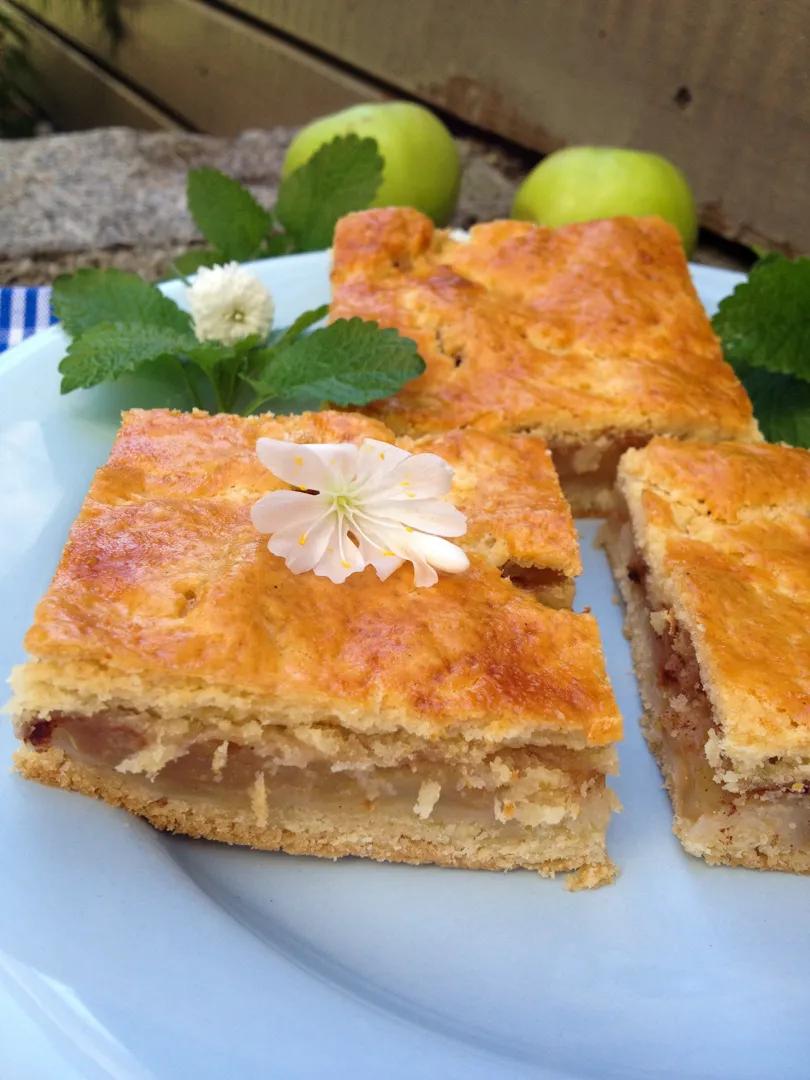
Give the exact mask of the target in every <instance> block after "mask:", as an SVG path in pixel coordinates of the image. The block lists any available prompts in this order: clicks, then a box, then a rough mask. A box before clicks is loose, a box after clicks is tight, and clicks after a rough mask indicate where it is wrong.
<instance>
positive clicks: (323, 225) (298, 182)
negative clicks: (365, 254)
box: [275, 135, 385, 251]
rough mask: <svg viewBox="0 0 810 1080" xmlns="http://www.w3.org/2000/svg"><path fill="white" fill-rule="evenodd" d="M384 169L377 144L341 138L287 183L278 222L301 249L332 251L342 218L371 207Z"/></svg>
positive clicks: (280, 199)
mask: <svg viewBox="0 0 810 1080" xmlns="http://www.w3.org/2000/svg"><path fill="white" fill-rule="evenodd" d="M384 165H385V162H384V161H383V159H382V157H381V156H380V153H379V151H378V148H377V142H376V140H375V139H361V138H359V137H358V136H357V135H339V136H338V137H337V138H336V139H333V140H332V141H331V142H329V143H326V144H325V145H324V146H322V147H321V148H320V149H319V150H318V151H317V152H316V153H315V154H313V156H312V157H311V158H310V159H309V161H307V162H306V164H304V165H302V166H301V168H300V169H296V170H295V172H294V173H291V174H290V175H289V176H288V177H287V178H286V179H285V180H283V181H282V183H281V187H280V188H279V192H278V201H277V203H276V210H275V212H276V217H278V219H279V221H280V222H281V224H282V225H283V226H284V228H285V229H286V230H287V232H288V233H289V234H290V236H292V238H293V240H294V241H295V244H296V247H297V248H298V250H299V251H317V250H318V249H319V248H326V247H329V245H330V244H331V243H332V234H333V233H334V231H335V224H336V223H337V220H338V218H341V217H343V215H344V214H348V213H349V212H350V211H352V210H365V209H366V208H367V207H368V206H370V205H371V202H372V200H373V198H374V196H375V195H376V194H377V189H378V188H379V186H380V183H381V182H382V175H383V167H384Z"/></svg>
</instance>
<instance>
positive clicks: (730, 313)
mask: <svg viewBox="0 0 810 1080" xmlns="http://www.w3.org/2000/svg"><path fill="white" fill-rule="evenodd" d="M712 325H713V326H714V329H715V331H716V333H717V334H718V335H719V337H720V340H721V341H722V343H723V350H724V352H725V354H726V359H727V360H728V361H729V362H730V363H732V364H734V365H746V366H748V367H756V368H765V369H766V370H768V371H772V372H776V373H780V374H783V375H797V376H798V377H799V378H805V379H810V259H795V260H790V259H786V258H785V257H784V256H782V255H768V256H767V257H766V258H764V259H762V260H761V261H760V262H758V263H756V264H755V265H754V267H753V268H752V270H751V273H750V274H749V276H748V280H747V281H745V282H743V283H742V284H740V285H738V286H737V288H736V289H735V290H734V292H733V293H732V294H731V296H727V297H726V298H725V300H721V301H720V306H719V308H718V310H717V314H716V315H715V316H714V319H713V320H712Z"/></svg>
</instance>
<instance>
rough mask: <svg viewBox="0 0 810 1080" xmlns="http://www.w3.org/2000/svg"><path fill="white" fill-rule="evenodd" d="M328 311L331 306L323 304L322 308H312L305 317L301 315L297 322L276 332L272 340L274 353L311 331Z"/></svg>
mask: <svg viewBox="0 0 810 1080" xmlns="http://www.w3.org/2000/svg"><path fill="white" fill-rule="evenodd" d="M328 311H329V305H328V304H322V305H321V306H320V307H317V308H312V310H311V311H305V312H304V313H303V315H299V316H298V318H297V319H296V320H295V322H294V323H291V324H290V325H289V326H288V327H286V328H285V329H282V330H278V331H276V332H275V333H274V334H272V335H271V338H270V344H271V345H272V351H273V352H275V351H276V350H278V349H283V348H285V347H286V346H287V345H291V344H292V343H293V342H294V341H295V339H296V338H298V337H300V336H301V334H303V332H304V331H305V330H309V328H310V326H314V325H315V323H316V322H320V321H321V319H322V318H323V317H324V316H325V315H326V313H327V312H328ZM268 351H271V350H268Z"/></svg>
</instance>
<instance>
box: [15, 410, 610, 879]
mask: <svg viewBox="0 0 810 1080" xmlns="http://www.w3.org/2000/svg"><path fill="white" fill-rule="evenodd" d="M260 436H269V437H273V438H279V439H288V440H291V441H294V442H339V441H355V442H359V441H361V440H362V439H363V438H364V437H372V438H376V439H382V440H384V441H393V435H392V433H391V432H390V431H388V430H387V429H386V428H385V427H383V425H382V424H380V423H379V422H377V421H375V420H372V419H369V418H367V417H362V416H358V415H354V414H350V413H336V412H333V413H330V412H323V413H315V414H304V415H302V416H296V417H273V416H262V417H253V418H249V419H241V418H239V417H235V416H227V415H223V416H216V417H209V416H208V415H206V414H204V413H194V414H181V413H174V412H171V411H168V410H156V411H152V412H143V411H137V410H136V411H132V412H129V413H127V414H125V416H124V420H123V425H122V428H121V431H120V433H119V435H118V438H117V440H116V443H115V445H114V447H113V450H112V453H111V456H110V459H109V462H108V464H107V465H106V466H104V467H103V468H101V469H100V470H99V472H98V473H97V474H96V477H95V480H94V482H93V484H92V487H91V489H90V492H89V494H88V496H87V499H86V501H85V503H84V506H83V508H82V510H81V513H80V514H79V517H78V519H77V520H76V522H75V523H74V525H73V528H72V530H71V533H70V537H69V540H68V543H67V545H66V548H65V551H64V553H63V556H62V559H61V562H60V565H59V568H58V570H57V572H56V576H55V578H54V581H53V583H52V584H51V586H50V588H49V590H48V592H47V594H46V596H45V597H44V599H43V600H42V601H41V603H40V605H39V606H38V608H37V612H36V616H35V621H34V625H33V626H32V628H31V630H30V631H29V633H28V635H27V638H26V646H27V649H28V651H29V653H30V654H31V659H30V660H29V661H28V662H27V663H26V664H24V665H22V666H21V667H20V668H18V669H17V670H16V672H15V674H14V676H13V686H14V689H15V694H16V696H15V700H14V702H13V706H12V710H13V713H14V716H15V724H16V730H17V733H18V735H19V737H20V738H21V739H22V740H23V743H24V745H23V748H22V749H21V751H20V752H19V753H18V755H17V764H18V768H19V769H20V771H21V772H22V773H23V774H24V775H25V776H28V777H31V778H35V779H39V780H43V781H45V782H46V783H50V784H54V785H60V786H63V787H67V788H72V789H74V790H78V791H82V792H85V793H88V794H92V795H96V796H98V797H100V798H102V799H105V800H106V801H108V802H110V803H113V804H115V805H120V806H124V807H126V808H127V809H128V810H131V811H133V812H135V813H137V814H140V815H142V816H143V817H145V818H146V819H147V820H149V821H150V822H152V823H153V824H154V825H156V826H157V827H159V828H164V829H170V830H173V831H176V832H181V833H186V834H188V835H190V836H199V837H206V838H209V839H212V840H224V841H227V842H229V843H238V844H247V845H251V846H253V847H256V848H264V849H270V850H283V851H289V852H295V853H305V854H313V855H322V856H328V857H336V856H341V855H361V856H367V857H371V858H376V859H390V860H396V861H404V862H414V863H420V862H436V863H440V864H444V865H450V866H465V867H480V868H491V869H510V868H513V867H529V868H532V869H534V870H537V871H539V872H540V873H543V874H553V873H554V872H556V871H558V870H578V871H580V874H579V879H578V880H579V881H580V883H585V884H590V883H598V882H599V881H600V880H604V879H606V878H607V877H609V875H610V864H609V861H608V859H607V856H606V851H605V830H606V826H607V823H608V819H609V817H610V812H611V809H612V808H613V806H614V797H613V795H612V793H611V792H610V790H609V789H608V788H607V787H606V786H605V777H606V775H607V774H609V773H610V772H612V771H614V770H615V766H616V755H615V750H614V746H613V744H614V743H615V741H616V740H617V739H618V738H619V737H620V733H621V721H620V718H619V715H618V712H617V709H616V705H615V701H614V699H613V695H612V692H611V689H610V686H609V684H608V681H607V678H606V675H605V669H604V664H603V660H602V655H601V650H600V645H599V634H598V629H597V626H596V622H595V620H594V619H593V618H592V617H591V616H590V615H587V614H574V613H573V612H571V611H568V610H555V609H553V608H550V607H548V606H545V605H543V604H540V603H538V602H537V600H536V599H535V597H534V595H532V593H531V592H530V591H527V590H526V589H524V588H521V587H520V585H519V584H517V583H515V582H512V581H510V580H509V578H508V577H506V576H504V573H503V572H502V569H503V562H502V560H504V559H506V560H507V564H508V563H509V562H511V561H514V562H516V563H517V564H520V565H528V566H530V567H531V566H533V565H536V564H533V563H532V559H535V558H539V557H540V555H541V554H542V552H543V551H544V550H546V551H549V552H550V551H551V549H552V548H556V546H557V545H558V544H560V543H561V544H562V546H563V547H565V546H566V544H568V543H569V542H572V537H573V533H572V532H571V523H570V518H569V519H567V520H563V519H561V517H560V514H561V512H563V513H564V508H563V509H562V510H561V507H562V499H561V496H560V494H559V491H558V490H557V489H556V488H555V487H554V485H553V484H550V485H549V486H548V487H547V490H546V491H545V493H544V494H543V493H542V491H541V489H542V484H540V486H539V487H538V486H537V484H538V481H537V478H536V477H535V478H534V480H533V481H532V484H533V485H534V486H532V485H530V486H529V487H528V488H525V487H524V496H525V497H527V498H528V497H531V498H536V499H537V502H538V504H539V507H538V510H537V513H536V514H534V515H533V514H532V513H530V514H529V515H527V517H528V524H527V525H526V527H525V528H523V529H521V528H519V527H518V525H517V524H516V521H515V520H514V506H513V497H514V491H515V484H516V478H515V476H514V475H513V472H514V461H513V459H512V457H511V455H512V454H513V452H514V448H513V447H512V445H511V442H510V440H508V439H501V438H499V437H497V436H495V437H492V436H489V435H486V434H482V433H478V432H473V433H470V434H467V433H462V434H460V435H458V436H447V439H446V441H445V442H444V443H443V444H442V445H440V444H439V443H434V445H433V446H432V449H434V450H436V451H437V452H441V449H442V446H443V447H444V449H445V451H446V452H447V455H448V457H449V458H450V459H451V460H453V459H454V458H455V459H456V461H457V463H458V464H459V472H458V483H459V485H460V489H459V493H458V495H459V497H458V502H459V503H460V504H461V505H464V503H465V501H466V503H467V506H468V513H469V514H470V530H469V533H468V536H467V537H462V538H460V540H459V542H460V543H461V544H466V545H467V550H468V554H469V558H470V563H471V565H470V569H469V570H468V571H467V572H465V573H462V574H453V575H445V576H442V577H441V578H440V580H439V582H438V584H437V585H435V586H433V587H432V588H427V589H417V588H415V587H414V585H413V575H412V573H411V572H410V568H408V567H403V568H401V569H400V570H398V571H397V572H396V573H395V574H393V575H392V576H391V577H390V578H389V579H388V580H387V581H385V582H381V581H379V580H378V579H377V577H376V575H374V573H373V571H372V570H371V568H368V569H367V570H366V571H365V572H364V573H362V574H356V575H353V576H352V577H350V578H349V579H348V580H347V581H346V582H345V583H344V584H342V585H334V584H332V582H330V581H329V580H328V579H325V578H319V577H316V576H314V575H313V574H311V573H307V574H301V575H298V576H296V575H294V574H292V573H291V572H290V571H289V570H288V569H287V568H286V567H285V565H284V563H283V561H282V560H281V559H279V558H276V557H275V556H273V555H271V554H270V553H269V552H268V551H267V548H266V538H265V537H263V536H261V535H259V534H258V533H257V532H256V531H255V530H254V528H253V526H252V524H251V522H250V517H249V512H250V507H251V505H252V504H253V503H254V502H255V501H256V500H257V499H258V498H259V497H260V496H261V495H263V494H264V493H266V492H267V491H270V490H273V489H274V488H278V487H283V486H284V485H283V484H281V483H280V482H279V481H277V480H276V479H275V478H274V477H273V476H272V475H271V474H270V473H269V472H268V471H267V470H266V469H264V467H263V466H262V465H261V464H260V463H259V461H258V459H257V458H256V455H255V450H254V447H255V444H256V440H257V438H258V437H260ZM468 440H470V444H469V445H468ZM499 449H500V451H501V457H500V460H501V461H502V462H503V469H502V476H499V464H498V462H499ZM532 450H533V452H535V453H536V450H535V448H534V447H533V448H532ZM476 462H478V463H479V466H480V471H479V472H476V468H477V466H476ZM537 463H538V464H539V465H540V466H541V469H540V470H539V471H538V475H540V472H541V471H542V455H541V457H539V458H537ZM545 469H546V470H547V472H549V473H551V466H550V464H549V463H548V462H547V463H546V465H545ZM552 477H553V473H552ZM501 480H502V483H501V482H500V481H501ZM477 481H478V482H479V483H478V485H477ZM544 499H545V501H546V503H547V507H546V509H547V513H546V514H544V513H543V511H542V505H541V504H542V503H543V500H544ZM488 515H489V517H488ZM545 529H548V533H547V534H545V533H544V530H545ZM574 557H575V553H574ZM549 565H550V564H543V563H542V562H540V563H539V566H540V568H541V569H542V568H544V567H545V568H546V569H548V566H549ZM556 565H557V564H555V566H556ZM559 565H560V566H562V564H559ZM566 565H567V566H568V568H569V569H573V563H572V562H571V556H570V552H569V561H568V563H567V564H566Z"/></svg>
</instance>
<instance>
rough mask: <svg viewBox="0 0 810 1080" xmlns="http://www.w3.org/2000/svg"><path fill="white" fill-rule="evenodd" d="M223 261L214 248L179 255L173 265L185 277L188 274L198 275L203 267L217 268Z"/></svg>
mask: <svg viewBox="0 0 810 1080" xmlns="http://www.w3.org/2000/svg"><path fill="white" fill-rule="evenodd" d="M222 261H223V260H222V256H221V255H220V253H219V252H218V251H214V250H213V249H212V248H193V249H192V250H191V251H184V252H183V254H182V255H178V256H177V258H176V259H175V260H174V262H173V264H172V265H173V267H174V269H175V270H176V271H177V272H178V274H182V275H183V277H185V276H186V275H187V274H194V273H196V271H197V270H199V269H200V267H201V266H216V264H217V263H221V262H222Z"/></svg>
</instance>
